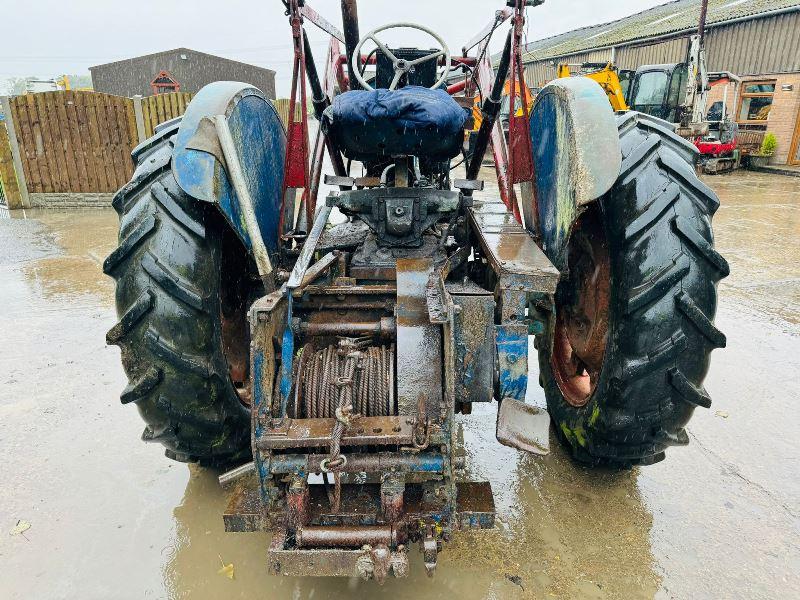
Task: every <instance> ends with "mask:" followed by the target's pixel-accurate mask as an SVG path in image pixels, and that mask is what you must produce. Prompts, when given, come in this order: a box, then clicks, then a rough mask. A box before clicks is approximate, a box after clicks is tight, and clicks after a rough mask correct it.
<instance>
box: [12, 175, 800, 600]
mask: <svg viewBox="0 0 800 600" xmlns="http://www.w3.org/2000/svg"><path fill="white" fill-rule="evenodd" d="M708 181H709V183H710V184H712V185H713V186H714V187H715V188H716V189H717V191H718V193H719V195H720V198H721V200H722V207H721V208H720V210H719V212H718V213H717V217H716V220H715V226H716V233H717V241H718V249H719V250H720V251H721V252H722V253H723V254H724V255H725V256H726V257H727V258H728V260H729V261H730V263H731V276H730V277H729V278H728V279H726V280H725V281H723V283H722V285H721V286H720V305H719V311H718V316H717V324H718V325H719V326H720V327H721V329H722V330H723V331H724V332H725V333H726V334H727V336H728V348H727V349H724V350H718V351H716V352H715V353H714V356H713V361H712V368H711V371H710V373H709V376H708V379H707V382H706V383H707V388H708V390H709V392H710V393H711V396H712V398H713V399H714V404H713V406H712V408H711V409H710V410H700V409H698V412H697V414H696V416H695V418H694V419H693V421H692V422H691V424H690V426H689V431H690V437H691V444H690V445H689V447H687V448H679V449H673V451H672V452H669V453H668V456H667V460H666V461H665V462H663V463H660V464H658V465H654V466H651V467H645V468H642V469H634V470H632V471H627V472H604V471H589V470H586V469H584V468H581V467H579V466H576V465H575V464H574V463H572V462H571V461H570V460H569V459H568V457H567V456H566V455H565V454H564V452H563V451H562V450H561V449H560V448H559V446H558V445H557V444H556V445H554V451H553V453H552V454H551V456H549V457H547V458H545V459H541V458H533V457H528V456H524V455H521V454H520V453H518V452H516V451H514V450H510V449H508V448H505V447H502V446H500V445H498V444H497V443H496V442H495V441H494V436H493V431H494V407H485V408H483V409H481V410H476V411H475V413H474V414H473V415H471V416H470V417H466V418H464V426H465V430H466V438H467V447H468V452H469V455H470V456H469V463H470V464H471V467H470V469H471V473H472V474H473V475H474V476H475V477H476V478H478V477H485V478H488V479H490V480H491V481H492V484H493V486H494V488H495V493H496V496H497V501H498V506H499V512H500V520H499V524H498V527H497V529H496V530H495V531H493V532H489V533H484V534H475V535H462V536H460V537H458V538H456V540H455V541H454V542H453V543H451V544H450V545H449V546H448V547H447V548H446V551H445V552H444V553H443V554H442V555H441V562H440V566H439V569H438V571H437V573H436V577H435V579H433V580H428V579H427V578H426V577H425V576H424V574H423V569H422V565H421V563H420V561H419V559H418V557H417V556H416V555H414V558H413V563H412V567H415V568H413V570H412V575H411V576H410V577H409V578H408V579H407V580H393V581H389V582H387V584H386V585H385V586H384V587H382V588H381V587H377V586H376V585H374V584H372V583H363V582H358V581H348V580H315V579H307V580H301V579H291V578H275V577H271V576H269V575H267V573H266V564H265V553H266V547H267V541H268V540H267V536H266V535H265V534H225V533H224V532H223V529H222V521H221V518H220V514H221V512H222V510H223V508H224V505H225V498H224V494H223V493H222V492H221V490H220V489H219V487H218V485H217V483H216V479H215V477H216V474H215V473H212V472H208V471H204V470H202V469H199V468H194V467H187V466H185V465H181V464H178V463H173V462H170V461H168V460H167V459H165V458H164V456H163V453H162V450H161V448H160V447H159V446H154V445H145V444H143V443H141V442H140V441H139V439H138V438H139V435H140V433H141V430H142V427H143V425H142V423H141V421H140V420H139V416H138V414H137V413H136V410H135V408H133V407H131V406H121V405H120V404H119V399H118V395H119V392H120V390H121V389H122V388H123V387H124V385H125V383H126V381H125V377H124V375H123V372H122V369H121V367H120V364H119V356H118V350H117V349H116V348H109V347H106V346H105V343H104V335H105V332H106V330H107V329H108V328H109V327H110V326H111V325H112V324H113V322H114V320H115V316H114V308H113V286H112V281H111V280H110V279H107V278H105V277H104V276H103V275H102V273H101V271H100V263H101V261H102V259H103V258H104V257H105V256H106V254H108V252H109V251H110V250H111V249H112V248H113V246H114V242H115V235H116V215H115V214H114V213H113V211H111V210H108V211H83V212H71V213H59V212H41V211H40V212H31V211H28V212H27V213H25V214H23V213H21V212H16V213H13V214H12V215H11V218H10V219H0V482H2V487H1V488H0V490H2V491H0V573H2V577H0V597H1V598H25V599H28V598H48V599H49V598H70V599H71V598H83V599H105V598H201V599H202V598H270V599H278V598H279V599H283V598H291V599H298V600H299V599H309V600H310V599H311V598H316V599H328V598H331V599H334V598H355V597H359V598H388V597H393V598H400V599H403V598H414V599H415V600H424V599H426V598H451V597H454V598H463V599H467V600H469V599H505V598H626V599H627V598H653V597H655V598H681V599H683V598H692V599H695V598H715V599H716V598H746V599H756V598H797V597H800V576H799V575H798V572H800V476H799V475H800V473H799V469H798V459H797V453H798V451H797V446H798V444H797V439H798V436H800V416H798V410H797V401H798V399H800V376H799V375H798V373H800V243H798V240H799V239H800V180H797V179H795V178H791V177H779V176H771V175H761V174H745V173H742V174H734V175H726V176H718V177H715V178H709V179H708ZM532 381H533V382H535V381H536V374H535V373H532ZM531 397H532V399H533V400H534V401H537V402H541V401H542V397H541V392H540V390H539V388H538V386H535V383H534V384H533V387H532V390H531ZM18 519H24V520H27V521H29V522H30V523H31V528H30V529H29V530H28V531H26V532H25V533H24V536H11V535H9V533H8V532H9V531H10V530H11V529H12V528H13V527H14V525H15V524H16V523H17V520H18ZM220 557H221V559H222V560H224V561H225V563H233V564H234V568H235V579H234V580H232V581H231V580H228V579H227V578H225V577H223V576H221V575H219V574H217V570H218V569H219V567H220Z"/></svg>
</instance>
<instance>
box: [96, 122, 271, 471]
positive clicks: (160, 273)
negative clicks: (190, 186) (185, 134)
mask: <svg viewBox="0 0 800 600" xmlns="http://www.w3.org/2000/svg"><path fill="white" fill-rule="evenodd" d="M178 123H179V120H174V121H170V122H168V123H166V124H163V125H162V126H161V127H160V128H159V130H158V131H157V133H156V135H154V136H153V137H152V138H150V139H149V140H147V141H146V142H144V143H143V144H141V145H140V146H138V147H137V148H136V149H134V151H133V154H132V156H133V160H134V163H135V164H136V170H135V172H134V175H133V178H132V179H131V181H130V182H129V183H127V184H126V185H125V186H124V187H123V188H122V189H121V190H120V191H119V192H117V194H116V196H115V197H114V201H113V206H114V208H115V209H116V211H117V213H118V214H119V219H120V225H119V246H118V247H117V249H116V250H114V251H113V252H112V253H111V254H110V255H109V256H108V258H107V259H106V261H105V263H104V265H103V269H104V271H105V272H106V274H108V275H110V276H112V277H113V278H114V279H115V280H116V305H117V314H118V316H119V322H118V323H117V324H116V325H115V326H114V327H112V328H111V330H110V331H109V332H108V335H107V341H108V343H109V344H115V345H117V346H119V347H120V349H121V351H122V364H123V367H124V368H125V372H126V373H127V375H128V379H129V382H130V383H129V385H128V386H127V387H126V388H125V389H124V391H123V392H122V395H121V400H122V403H123V404H128V403H133V404H136V406H137V407H138V409H139V413H140V414H141V416H142V418H143V419H144V421H145V423H146V424H147V426H146V427H145V430H144V433H143V434H142V439H143V440H144V441H148V442H160V443H161V444H163V445H164V446H165V447H166V452H165V453H166V455H167V456H168V457H169V458H172V459H174V460H178V461H181V462H200V463H202V464H205V465H220V466H222V465H227V464H231V463H237V462H242V461H244V460H247V459H248V457H249V455H250V411H249V409H248V407H247V406H246V393H245V392H243V391H242V388H243V387H244V383H243V382H245V381H246V380H247V370H248V356H249V349H248V346H249V338H248V329H247V320H246V311H247V308H248V306H249V302H250V300H251V299H252V297H254V295H255V294H257V293H258V291H259V284H257V283H256V282H257V277H253V274H252V270H253V266H252V262H251V261H250V260H249V258H248V255H247V253H246V251H245V249H244V246H243V245H242V244H241V243H240V242H239V240H238V239H237V238H236V237H235V235H234V234H233V232H232V230H231V229H230V227H229V226H228V225H227V224H226V223H225V221H224V219H223V217H222V215H221V214H220V213H219V212H218V211H217V210H216V208H215V207H214V206H212V205H209V204H207V203H205V202H201V201H199V200H196V199H194V198H191V197H190V196H188V195H186V194H185V193H184V192H183V191H182V190H181V189H180V187H178V184H177V182H176V181H175V177H174V176H173V174H172V170H171V156H172V149H173V144H174V138H175V135H176V133H177V128H178Z"/></svg>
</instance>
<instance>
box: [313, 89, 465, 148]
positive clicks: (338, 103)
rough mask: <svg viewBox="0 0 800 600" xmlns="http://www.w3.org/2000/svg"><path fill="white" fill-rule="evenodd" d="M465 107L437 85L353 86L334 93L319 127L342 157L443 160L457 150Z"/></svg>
mask: <svg viewBox="0 0 800 600" xmlns="http://www.w3.org/2000/svg"><path fill="white" fill-rule="evenodd" d="M467 116H468V115H467V112H466V111H465V110H464V109H463V108H461V107H460V106H459V105H458V104H457V103H456V101H455V100H453V99H452V98H451V97H450V95H449V94H448V93H447V92H446V91H444V90H442V89H436V90H432V89H429V88H425V87H419V86H406V87H404V88H400V89H399V90H394V91H389V90H384V89H378V90H372V91H366V90H353V91H350V92H345V93H344V94H339V95H338V96H336V97H335V98H334V100H333V104H332V105H331V106H329V107H328V109H327V110H326V111H325V113H324V115H323V118H322V126H323V127H324V128H325V131H326V133H327V134H328V135H331V136H332V137H333V139H334V140H335V141H336V143H337V145H338V146H339V147H340V148H341V149H342V152H343V153H344V155H345V156H346V157H347V158H350V159H353V160H360V161H369V160H376V159H379V158H381V157H384V156H391V155H396V154H413V155H415V156H424V157H428V158H431V159H433V160H448V159H450V158H453V157H454V156H456V155H457V154H458V153H459V152H460V150H461V144H462V141H463V139H464V123H465V122H466V120H467Z"/></svg>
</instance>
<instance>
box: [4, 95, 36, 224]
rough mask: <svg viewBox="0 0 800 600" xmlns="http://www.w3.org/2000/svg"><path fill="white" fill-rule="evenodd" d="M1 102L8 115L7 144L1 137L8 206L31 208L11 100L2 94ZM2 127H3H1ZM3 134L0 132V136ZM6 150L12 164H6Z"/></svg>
mask: <svg viewBox="0 0 800 600" xmlns="http://www.w3.org/2000/svg"><path fill="white" fill-rule="evenodd" d="M0 104H1V105H2V107H3V113H4V114H5V117H6V119H5V124H6V127H5V130H6V131H7V138H8V143H7V144H3V140H2V139H0V177H2V179H3V189H4V190H5V191H6V197H7V198H8V208H30V206H31V204H30V198H29V197H28V186H27V185H26V183H25V173H24V172H23V170H22V159H21V158H20V154H19V142H17V132H16V131H15V129H14V117H13V115H12V114H11V102H9V100H8V96H0ZM0 129H2V128H1V127H0ZM2 135H3V134H2V133H0V136H2ZM6 148H7V149H8V150H6ZM6 152H9V153H10V154H11V157H10V158H11V161H10V164H6V163H7V162H8V157H7V156H3V155H4V154H5V153H6Z"/></svg>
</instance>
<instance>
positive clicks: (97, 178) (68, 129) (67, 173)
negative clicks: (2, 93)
mask: <svg viewBox="0 0 800 600" xmlns="http://www.w3.org/2000/svg"><path fill="white" fill-rule="evenodd" d="M10 105H11V122H12V123H13V124H14V128H15V130H16V134H17V140H18V143H19V149H20V158H21V160H22V168H23V172H24V176H25V182H26V183H27V187H28V191H29V192H31V193H43V194H47V193H59V192H113V191H115V190H117V189H119V187H121V186H122V185H123V184H124V183H125V182H126V181H127V180H128V179H130V176H131V175H132V173H133V169H132V165H131V160H130V156H129V155H130V151H131V148H132V147H133V146H135V145H136V143H137V141H138V140H137V136H136V123H135V121H134V119H133V110H132V106H129V101H128V99H127V98H121V97H119V96H110V95H108V94H97V93H94V92H80V91H66V92H63V91H62V92H43V93H38V94H25V95H24V96H17V97H15V98H11V102H10ZM129 109H130V110H129Z"/></svg>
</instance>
